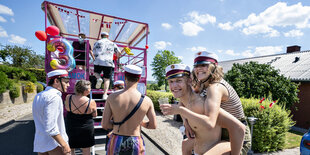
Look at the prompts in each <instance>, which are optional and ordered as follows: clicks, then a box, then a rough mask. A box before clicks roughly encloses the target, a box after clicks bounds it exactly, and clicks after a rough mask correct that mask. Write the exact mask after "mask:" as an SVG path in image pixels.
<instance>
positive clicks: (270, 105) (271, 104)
mask: <svg viewBox="0 0 310 155" xmlns="http://www.w3.org/2000/svg"><path fill="white" fill-rule="evenodd" d="M276 102H277V101H273V102H271V103H270V104H269V108H271V107H272V106H273V104H275V103H276Z"/></svg>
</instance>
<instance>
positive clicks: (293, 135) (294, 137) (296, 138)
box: [284, 130, 304, 149]
mask: <svg viewBox="0 0 310 155" xmlns="http://www.w3.org/2000/svg"><path fill="white" fill-rule="evenodd" d="M303 135H304V134H303V133H301V132H296V131H292V130H290V131H288V132H287V134H286V141H285V146H284V149H290V148H295V147H299V145H300V141H301V138H302V136H303Z"/></svg>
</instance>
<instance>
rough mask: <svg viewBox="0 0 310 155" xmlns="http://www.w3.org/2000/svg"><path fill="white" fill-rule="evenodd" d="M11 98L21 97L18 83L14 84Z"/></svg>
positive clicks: (11, 89)
mask: <svg viewBox="0 0 310 155" xmlns="http://www.w3.org/2000/svg"><path fill="white" fill-rule="evenodd" d="M9 94H10V97H11V98H17V97H19V96H20V85H19V84H17V83H14V84H13V86H12V87H11V88H10V92H9Z"/></svg>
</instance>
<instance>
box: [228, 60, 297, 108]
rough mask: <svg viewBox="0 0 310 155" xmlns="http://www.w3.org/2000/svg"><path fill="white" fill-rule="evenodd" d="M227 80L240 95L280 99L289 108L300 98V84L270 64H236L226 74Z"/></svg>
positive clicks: (280, 102)
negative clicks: (298, 94)
mask: <svg viewBox="0 0 310 155" xmlns="http://www.w3.org/2000/svg"><path fill="white" fill-rule="evenodd" d="M225 80H226V81H227V82H229V83H230V84H231V85H232V86H233V87H234V89H235V90H236V92H237V93H238V95H239V96H240V97H244V98H251V97H254V98H262V97H270V98H272V100H278V102H279V104H282V105H285V107H286V108H287V109H289V108H290V107H291V106H292V105H293V104H294V103H298V100H299V99H298V97H297V93H298V89H297V88H298V84H296V83H294V82H291V81H290V79H288V78H286V77H284V76H283V75H280V72H279V70H276V69H275V68H274V67H272V66H270V65H269V64H258V63H257V62H246V63H244V64H234V65H233V67H232V68H231V70H229V71H228V72H227V73H226V74H225Z"/></svg>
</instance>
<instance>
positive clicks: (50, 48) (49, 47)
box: [46, 43, 56, 52]
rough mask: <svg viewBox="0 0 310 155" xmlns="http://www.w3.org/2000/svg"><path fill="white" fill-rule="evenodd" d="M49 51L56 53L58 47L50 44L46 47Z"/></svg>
mask: <svg viewBox="0 0 310 155" xmlns="http://www.w3.org/2000/svg"><path fill="white" fill-rule="evenodd" d="M46 48H47V50H49V51H51V52H55V51H56V47H55V46H53V44H51V43H48V44H47V46H46Z"/></svg>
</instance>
